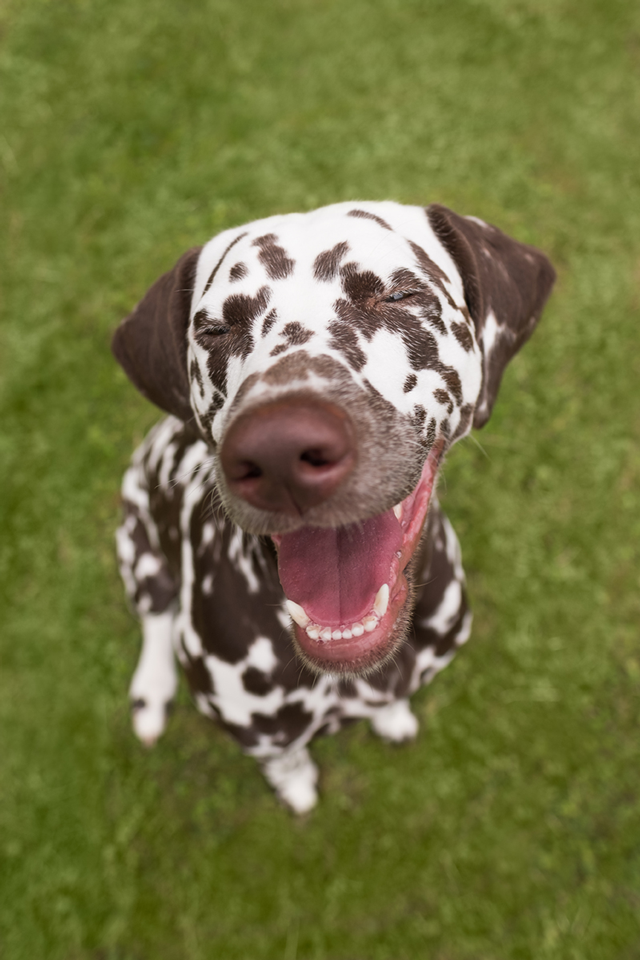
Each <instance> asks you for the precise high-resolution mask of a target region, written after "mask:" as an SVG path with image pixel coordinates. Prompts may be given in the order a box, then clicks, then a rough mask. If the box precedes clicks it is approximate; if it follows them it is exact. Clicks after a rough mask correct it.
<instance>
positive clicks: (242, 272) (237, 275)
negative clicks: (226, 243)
mask: <svg viewBox="0 0 640 960" xmlns="http://www.w3.org/2000/svg"><path fill="white" fill-rule="evenodd" d="M248 273H249V271H248V270H247V265H246V263H236V265H235V266H233V267H231V270H229V280H230V281H231V282H232V283H234V282H235V281H236V280H242V278H243V277H246V275H247V274H248Z"/></svg>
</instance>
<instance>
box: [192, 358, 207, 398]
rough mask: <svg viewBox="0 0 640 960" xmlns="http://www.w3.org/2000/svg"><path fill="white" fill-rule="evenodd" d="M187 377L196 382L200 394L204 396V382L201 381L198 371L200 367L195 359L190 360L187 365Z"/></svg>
mask: <svg viewBox="0 0 640 960" xmlns="http://www.w3.org/2000/svg"><path fill="white" fill-rule="evenodd" d="M189 378H190V380H191V382H192V383H193V381H194V380H195V382H196V383H197V384H198V390H199V391H200V396H201V397H204V383H203V382H202V374H201V373H200V367H199V366H198V364H197V363H196V361H195V360H192V361H191V363H190V365H189Z"/></svg>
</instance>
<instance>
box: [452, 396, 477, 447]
mask: <svg viewBox="0 0 640 960" xmlns="http://www.w3.org/2000/svg"><path fill="white" fill-rule="evenodd" d="M472 416H473V404H471V403H465V405H464V406H463V407H462V408H461V410H460V423H459V424H458V426H457V427H456V432H455V433H454V435H453V437H452V439H453V440H458V439H459V437H462V436H464V434H465V433H466V432H467V430H468V429H469V424H470V423H471V417H472Z"/></svg>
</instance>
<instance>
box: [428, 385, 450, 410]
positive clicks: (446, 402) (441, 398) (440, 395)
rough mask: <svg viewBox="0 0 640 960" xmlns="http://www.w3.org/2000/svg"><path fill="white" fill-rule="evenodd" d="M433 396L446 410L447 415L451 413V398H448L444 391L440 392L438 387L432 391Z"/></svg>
mask: <svg viewBox="0 0 640 960" xmlns="http://www.w3.org/2000/svg"><path fill="white" fill-rule="evenodd" d="M433 395H434V397H435V398H436V400H437V401H438V403H441V404H442V405H443V406H445V407H447V408H448V412H449V413H451V412H452V411H453V403H452V402H451V397H450V396H449V394H448V393H447V391H446V390H441V389H440V388H439V387H438V389H437V390H434V391H433Z"/></svg>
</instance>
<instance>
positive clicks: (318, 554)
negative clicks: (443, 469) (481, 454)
mask: <svg viewBox="0 0 640 960" xmlns="http://www.w3.org/2000/svg"><path fill="white" fill-rule="evenodd" d="M441 452H442V447H441V446H440V445H439V446H438V448H437V450H436V449H433V450H432V451H431V453H430V454H429V456H428V458H427V460H426V462H425V465H424V467H423V470H422V475H421V478H420V481H419V483H418V484H417V486H416V487H415V489H414V490H413V491H412V492H411V493H410V494H409V496H408V497H406V498H405V499H404V500H402V501H401V502H400V503H398V504H396V506H395V507H393V508H392V509H391V510H387V512H386V513H381V514H378V515H377V516H375V517H371V518H370V519H369V520H363V521H361V522H359V523H353V524H349V525H348V526H342V527H336V528H324V527H302V528H301V529H299V530H296V531H294V532H293V533H287V534H282V535H279V534H273V535H272V539H273V541H274V543H275V545H276V547H277V551H278V573H279V576H280V583H281V585H282V588H283V590H284V593H285V596H286V598H287V601H286V602H287V608H288V610H289V614H290V615H291V619H292V620H293V623H294V634H295V639H296V642H297V645H298V647H299V648H300V651H301V653H302V655H303V657H304V659H305V660H306V661H307V662H308V663H309V664H310V665H311V666H312V667H314V668H315V669H318V670H320V671H324V672H328V673H350V674H363V673H367V672H369V671H370V670H372V669H375V668H376V667H377V666H379V665H380V664H381V663H383V662H384V661H385V660H386V659H387V657H388V656H389V655H390V654H391V653H392V652H393V650H394V649H395V647H396V644H397V642H399V640H400V639H401V637H398V636H397V633H398V631H397V630H396V626H397V624H398V622H399V620H400V619H401V614H402V611H403V608H404V606H405V603H406V601H407V598H408V595H409V585H408V582H407V577H406V573H405V571H406V568H407V565H408V564H409V562H410V560H411V558H412V556H413V554H414V552H415V550H416V547H417V545H418V543H419V541H420V536H421V533H422V529H423V526H424V522H425V519H426V516H427V511H428V509H429V503H430V500H431V494H432V492H433V487H434V483H435V478H436V474H437V470H438V464H439V460H440V456H441Z"/></svg>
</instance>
